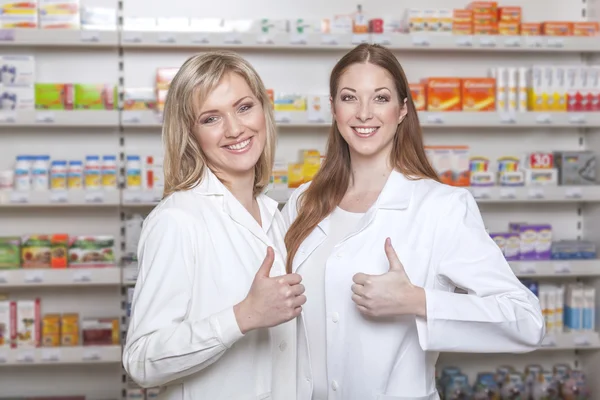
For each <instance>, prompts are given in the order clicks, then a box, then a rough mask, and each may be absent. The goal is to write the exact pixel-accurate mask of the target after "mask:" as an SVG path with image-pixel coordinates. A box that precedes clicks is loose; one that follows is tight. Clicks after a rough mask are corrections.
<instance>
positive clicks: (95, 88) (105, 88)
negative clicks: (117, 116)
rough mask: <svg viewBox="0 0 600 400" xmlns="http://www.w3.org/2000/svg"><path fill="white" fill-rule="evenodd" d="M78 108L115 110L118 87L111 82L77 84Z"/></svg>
mask: <svg viewBox="0 0 600 400" xmlns="http://www.w3.org/2000/svg"><path fill="white" fill-rule="evenodd" d="M74 90H75V109H76V110H114V109H115V108H116V105H115V104H116V102H117V101H118V93H117V87H116V86H115V85H109V84H79V83H77V84H75V87H74Z"/></svg>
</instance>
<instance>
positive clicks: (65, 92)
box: [34, 83, 74, 110]
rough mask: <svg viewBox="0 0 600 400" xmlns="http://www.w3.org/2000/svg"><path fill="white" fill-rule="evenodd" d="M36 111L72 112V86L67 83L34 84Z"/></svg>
mask: <svg viewBox="0 0 600 400" xmlns="http://www.w3.org/2000/svg"><path fill="white" fill-rule="evenodd" d="M34 90H35V108H36V110H72V109H73V101H74V99H73V98H74V94H73V85H72V84H69V83H36V84H35V87H34Z"/></svg>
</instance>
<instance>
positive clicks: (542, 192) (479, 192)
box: [267, 185, 600, 204]
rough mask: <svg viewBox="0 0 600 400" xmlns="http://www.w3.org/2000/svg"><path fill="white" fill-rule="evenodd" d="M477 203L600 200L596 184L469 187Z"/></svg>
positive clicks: (280, 194)
mask: <svg viewBox="0 0 600 400" xmlns="http://www.w3.org/2000/svg"><path fill="white" fill-rule="evenodd" d="M467 189H469V191H471V193H472V194H473V197H475V199H476V200H477V202H478V203H590V202H600V185H597V186H545V187H544V186H528V187H523V186H521V187H499V186H493V187H469V188H467ZM293 190H294V189H272V190H270V191H268V192H267V196H269V197H271V198H272V199H274V200H276V201H278V202H279V203H282V204H283V203H285V202H287V200H288V199H289V197H290V195H291V194H292V192H293Z"/></svg>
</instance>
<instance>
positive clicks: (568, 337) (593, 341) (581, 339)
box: [539, 331, 600, 351]
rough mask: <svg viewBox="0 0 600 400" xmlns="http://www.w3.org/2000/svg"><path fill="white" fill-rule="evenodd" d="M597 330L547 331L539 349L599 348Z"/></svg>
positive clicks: (599, 341)
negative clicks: (555, 332) (558, 332)
mask: <svg viewBox="0 0 600 400" xmlns="http://www.w3.org/2000/svg"><path fill="white" fill-rule="evenodd" d="M599 349H600V336H599V335H598V332H589V331H580V332H568V333H561V334H552V333H547V334H546V336H545V337H544V340H543V341H542V345H541V347H540V349H539V350H544V351H552V350H554V351H556V350H599Z"/></svg>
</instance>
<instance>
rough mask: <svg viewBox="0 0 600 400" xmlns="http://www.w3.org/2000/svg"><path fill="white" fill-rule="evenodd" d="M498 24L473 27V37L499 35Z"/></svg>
mask: <svg viewBox="0 0 600 400" xmlns="http://www.w3.org/2000/svg"><path fill="white" fill-rule="evenodd" d="M497 34H498V24H492V25H487V24H486V25H473V35H497Z"/></svg>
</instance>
